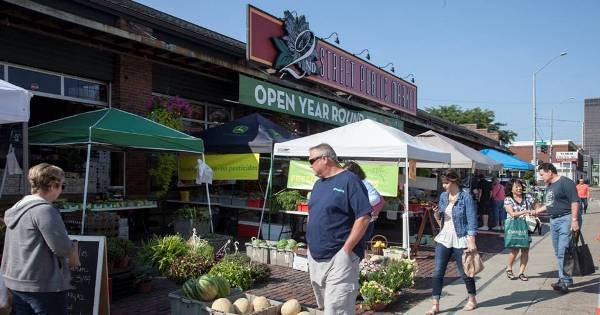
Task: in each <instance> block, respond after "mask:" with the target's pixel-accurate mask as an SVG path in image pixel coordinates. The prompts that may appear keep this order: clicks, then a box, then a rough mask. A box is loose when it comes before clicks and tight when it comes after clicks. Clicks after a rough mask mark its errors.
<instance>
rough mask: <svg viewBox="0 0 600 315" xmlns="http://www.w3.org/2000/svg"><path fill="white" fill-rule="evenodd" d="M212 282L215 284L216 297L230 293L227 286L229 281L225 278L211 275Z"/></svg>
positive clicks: (229, 288)
mask: <svg viewBox="0 0 600 315" xmlns="http://www.w3.org/2000/svg"><path fill="white" fill-rule="evenodd" d="M213 282H214V283H215V285H216V286H217V292H218V293H217V297H222V298H223V297H228V296H229V294H230V293H231V287H230V286H229V281H227V279H225V278H223V277H220V276H216V277H213Z"/></svg>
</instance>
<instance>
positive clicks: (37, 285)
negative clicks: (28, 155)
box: [0, 163, 73, 314]
mask: <svg viewBox="0 0 600 315" xmlns="http://www.w3.org/2000/svg"><path fill="white" fill-rule="evenodd" d="M64 178H65V174H64V172H63V170H62V169H60V168H59V167H57V166H54V165H50V164H47V163H42V164H38V165H36V166H34V167H32V168H31V169H29V174H28V175H27V179H28V180H29V183H30V185H31V195H28V196H25V197H24V198H23V199H21V200H20V201H19V202H17V203H16V204H15V205H14V206H13V207H12V208H10V209H8V210H7V211H6V212H5V213H4V221H5V223H6V227H7V229H6V237H5V241H4V252H3V254H2V258H3V259H2V267H1V268H0V269H1V271H2V275H3V276H4V282H5V283H6V287H7V288H8V289H10V291H11V292H12V293H13V298H14V305H13V311H14V312H15V314H67V310H66V299H67V290H69V289H71V288H72V287H71V285H70V282H71V273H70V271H69V266H68V264H67V257H68V256H69V254H70V253H71V248H72V246H73V245H72V242H71V240H70V239H69V237H68V235H67V230H66V228H65V225H64V223H63V221H62V218H61V217H60V212H59V210H58V209H56V208H55V207H54V206H53V205H52V202H53V201H55V200H56V199H57V198H58V196H59V195H60V193H61V192H62V190H63V188H64Z"/></svg>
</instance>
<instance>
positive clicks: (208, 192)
mask: <svg viewBox="0 0 600 315" xmlns="http://www.w3.org/2000/svg"><path fill="white" fill-rule="evenodd" d="M202 161H204V163H206V159H205V158H204V152H203V153H202ZM205 184H206V202H207V203H208V220H209V221H210V232H211V233H215V228H214V226H213V218H212V206H211V204H210V191H209V189H208V182H206V183H205Z"/></svg>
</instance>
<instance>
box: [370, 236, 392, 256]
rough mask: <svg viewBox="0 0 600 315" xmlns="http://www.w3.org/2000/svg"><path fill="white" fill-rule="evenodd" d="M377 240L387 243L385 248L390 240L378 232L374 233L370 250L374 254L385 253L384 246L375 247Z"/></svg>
mask: <svg viewBox="0 0 600 315" xmlns="http://www.w3.org/2000/svg"><path fill="white" fill-rule="evenodd" d="M377 241H381V242H383V244H384V245H385V248H387V247H388V240H387V238H386V237H385V236H383V235H380V234H377V235H374V236H373V237H372V238H371V240H370V241H369V250H370V251H371V253H372V254H373V255H383V248H381V247H374V245H375V243H377Z"/></svg>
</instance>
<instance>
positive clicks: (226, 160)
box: [179, 153, 259, 180]
mask: <svg viewBox="0 0 600 315" xmlns="http://www.w3.org/2000/svg"><path fill="white" fill-rule="evenodd" d="M199 158H201V156H200V155H182V156H181V157H180V159H179V180H196V175H197V172H198V170H197V164H196V161H197V160H198V159H199ZM205 158H206V164H208V166H210V168H212V170H213V180H257V179H258V161H259V154H258V153H244V154H207V155H205Z"/></svg>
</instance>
